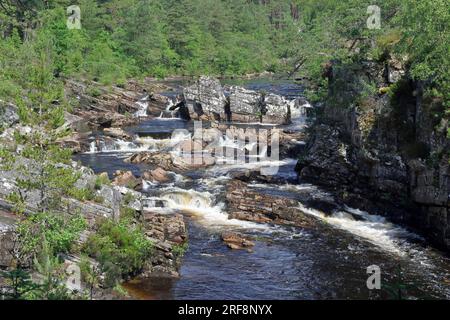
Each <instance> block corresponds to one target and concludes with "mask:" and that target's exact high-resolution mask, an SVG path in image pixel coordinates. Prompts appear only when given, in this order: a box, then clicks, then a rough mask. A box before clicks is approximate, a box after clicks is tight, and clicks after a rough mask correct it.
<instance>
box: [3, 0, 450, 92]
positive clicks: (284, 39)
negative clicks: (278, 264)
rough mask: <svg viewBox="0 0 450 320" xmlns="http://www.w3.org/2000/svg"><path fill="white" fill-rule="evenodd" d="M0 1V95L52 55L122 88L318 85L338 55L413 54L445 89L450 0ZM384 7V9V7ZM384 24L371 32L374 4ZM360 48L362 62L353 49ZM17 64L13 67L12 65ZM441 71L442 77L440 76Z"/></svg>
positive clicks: (68, 70)
mask: <svg viewBox="0 0 450 320" xmlns="http://www.w3.org/2000/svg"><path fill="white" fill-rule="evenodd" d="M72 2H73V1H64V0H60V1H38V0H35V1H26V2H24V1H19V0H8V1H2V4H1V7H0V23H1V25H0V32H1V35H2V41H1V48H0V50H1V54H0V58H1V62H0V63H1V65H2V71H3V72H2V74H1V81H2V85H1V91H2V92H1V96H5V95H11V94H13V93H17V90H20V88H21V87H23V83H22V82H23V81H21V79H17V75H24V74H27V72H26V70H23V71H24V72H20V71H19V70H21V69H23V68H28V67H29V65H28V64H27V63H23V62H24V61H27V62H30V61H35V60H38V59H39V57H41V58H43V57H42V56H43V55H45V57H46V59H45V60H46V61H47V64H48V68H51V71H52V73H53V75H54V76H55V77H56V78H63V77H85V78H89V79H95V80H98V81H100V82H102V83H106V84H112V83H115V84H120V83H123V81H125V79H127V78H129V77H143V76H156V77H164V76H168V75H199V74H220V75H239V74H245V73H256V72H261V71H272V72H281V71H287V72H290V71H293V70H300V72H301V73H303V74H304V76H306V77H309V78H312V79H313V80H315V81H320V79H319V78H320V73H321V65H322V64H323V63H324V62H326V61H329V60H331V59H341V60H345V59H358V58H359V57H360V56H364V57H370V58H372V59H382V58H383V56H385V55H386V54H389V53H391V52H393V53H395V54H397V55H407V56H408V61H409V63H410V65H411V68H410V70H411V74H412V76H413V77H415V78H418V79H423V80H427V81H431V82H433V83H436V85H438V86H439V88H440V89H439V92H442V93H444V94H447V93H448V91H449V90H448V73H449V71H448V70H449V65H448V64H449V59H448V56H449V50H450V49H449V47H448V37H449V34H448V32H449V31H448V29H449V28H448V24H449V12H448V4H447V3H446V1H445V0H439V1H420V2H417V1H413V0H404V1H375V2H374V3H372V2H370V3H369V2H368V1H365V0H347V1H326V0H321V1H311V0H296V1H294V0H282V1H242V0H228V1H219V0H183V1H171V0H164V1H163V0H126V1H122V0H120V1H118V0H116V1H115V0H105V1H95V0H82V1H77V2H76V4H77V5H79V7H80V9H81V25H82V27H81V29H72V30H70V29H68V28H67V27H66V20H67V17H68V15H67V13H66V8H67V7H68V6H69V5H71V4H74V3H72ZM378 2H379V3H378ZM377 3H378V4H379V6H380V7H381V28H380V29H368V28H367V25H366V21H367V19H368V18H369V14H367V7H368V5H376V4H377ZM356 42H359V43H360V44H358V46H359V47H360V50H359V51H358V56H354V55H350V54H349V51H350V49H351V48H352V46H355V43H356ZM11 60H12V61H11ZM438 71H441V72H438Z"/></svg>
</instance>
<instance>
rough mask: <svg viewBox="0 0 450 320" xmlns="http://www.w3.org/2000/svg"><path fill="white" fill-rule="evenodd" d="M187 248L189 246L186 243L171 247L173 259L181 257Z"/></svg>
mask: <svg viewBox="0 0 450 320" xmlns="http://www.w3.org/2000/svg"><path fill="white" fill-rule="evenodd" d="M188 248H189V244H188V243H187V242H184V243H182V244H177V245H173V246H172V253H173V254H174V255H175V257H182V256H184V254H185V253H186V251H187V249H188Z"/></svg>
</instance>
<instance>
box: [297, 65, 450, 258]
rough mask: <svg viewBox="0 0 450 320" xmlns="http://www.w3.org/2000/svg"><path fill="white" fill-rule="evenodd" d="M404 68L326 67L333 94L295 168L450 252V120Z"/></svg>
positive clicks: (380, 66)
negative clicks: (418, 232) (408, 75)
mask: <svg viewBox="0 0 450 320" xmlns="http://www.w3.org/2000/svg"><path fill="white" fill-rule="evenodd" d="M404 73H405V72H404V70H403V67H402V65H401V63H400V62H398V61H395V60H388V61H386V62H385V63H375V62H363V63H360V64H358V65H352V66H348V65H347V66H344V65H339V64H338V63H336V62H335V63H330V64H329V65H327V66H326V70H325V73H324V74H325V76H326V77H327V78H328V80H329V94H328V100H327V101H326V103H325V104H324V106H323V107H322V114H321V115H320V116H319V120H318V123H316V125H315V126H314V127H313V129H312V130H311V134H310V139H309V142H308V144H307V147H306V149H305V152H304V153H303V154H302V156H301V159H300V161H299V163H298V166H297V170H298V172H299V174H300V176H301V178H303V179H305V180H313V181H315V182H318V183H320V184H322V185H324V186H327V187H328V188H330V189H333V190H334V191H335V192H336V193H337V194H339V195H340V196H341V197H342V198H343V199H345V200H346V201H348V202H350V203H351V205H354V206H359V207H362V208H363V209H367V210H370V211H375V212H377V213H379V214H384V215H387V216H389V217H390V218H391V219H393V220H395V221H397V222H403V223H405V224H408V225H410V226H412V227H414V228H416V229H419V230H421V231H422V232H423V234H424V235H425V236H427V237H428V238H429V239H430V240H431V241H433V242H434V243H435V244H437V245H438V246H440V247H443V248H445V249H447V250H449V249H450V211H449V208H450V202H449V198H450V196H449V194H450V172H449V150H450V143H449V139H448V138H447V129H448V119H446V118H445V116H442V115H443V114H444V112H443V104H442V101H440V100H439V99H437V98H430V97H426V96H425V95H424V94H423V85H422V84H421V83H416V82H413V81H411V80H409V79H407V78H406V77H403V78H401V77H402V75H403V74H404ZM436 114H439V115H441V116H439V117H436Z"/></svg>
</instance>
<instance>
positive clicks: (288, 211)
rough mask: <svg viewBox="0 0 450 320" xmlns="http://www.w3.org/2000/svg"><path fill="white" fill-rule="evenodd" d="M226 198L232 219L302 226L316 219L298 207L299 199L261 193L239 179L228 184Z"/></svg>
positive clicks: (306, 225)
mask: <svg viewBox="0 0 450 320" xmlns="http://www.w3.org/2000/svg"><path fill="white" fill-rule="evenodd" d="M226 200H227V205H228V209H229V217H230V218H231V219H240V220H248V221H255V222H260V223H275V224H283V225H295V226H300V227H308V226H309V225H310V224H311V223H314V221H315V220H314V218H312V217H309V216H307V215H305V214H304V213H303V212H302V211H301V210H300V209H299V208H298V201H297V200H295V199H289V198H286V197H281V196H275V195H269V194H263V193H260V192H258V191H256V190H253V189H251V188H248V187H247V184H246V183H244V182H242V181H239V180H232V181H231V182H229V183H228V184H227V193H226Z"/></svg>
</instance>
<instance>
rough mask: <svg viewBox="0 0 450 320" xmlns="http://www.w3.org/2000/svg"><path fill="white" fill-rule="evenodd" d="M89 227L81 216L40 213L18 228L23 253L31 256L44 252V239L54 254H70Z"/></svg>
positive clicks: (21, 223) (20, 224) (26, 220)
mask: <svg viewBox="0 0 450 320" xmlns="http://www.w3.org/2000/svg"><path fill="white" fill-rule="evenodd" d="M86 227H87V222H86V220H85V218H84V217H82V216H81V215H79V214H77V215H63V214H52V213H39V214H35V215H31V216H30V217H28V218H27V219H25V220H22V221H21V222H20V223H19V224H18V227H17V231H18V234H19V239H20V242H21V246H22V251H23V252H24V253H28V254H29V255H35V254H39V252H40V251H42V249H43V248H42V238H43V237H44V238H45V240H46V242H47V244H48V247H49V248H50V249H51V250H52V252H53V253H54V254H58V253H65V252H69V251H70V250H71V249H73V245H74V243H75V241H76V240H78V238H79V236H80V233H81V232H82V231H83V230H85V229H86Z"/></svg>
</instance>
